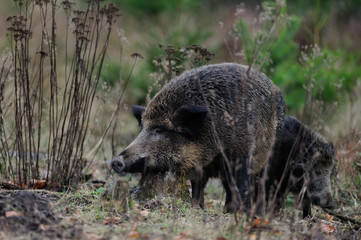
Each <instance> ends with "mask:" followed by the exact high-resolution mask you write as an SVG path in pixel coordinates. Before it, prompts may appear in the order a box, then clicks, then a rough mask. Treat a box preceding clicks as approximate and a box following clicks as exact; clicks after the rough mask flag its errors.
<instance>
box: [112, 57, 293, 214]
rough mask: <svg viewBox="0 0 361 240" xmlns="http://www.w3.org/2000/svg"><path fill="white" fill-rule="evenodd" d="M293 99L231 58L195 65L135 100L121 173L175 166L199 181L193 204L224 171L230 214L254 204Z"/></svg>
mask: <svg viewBox="0 0 361 240" xmlns="http://www.w3.org/2000/svg"><path fill="white" fill-rule="evenodd" d="M285 108H286V105H285V101H284V99H283V96H282V93H281V91H280V90H279V88H278V87H276V86H275V85H274V84H273V82H272V81H271V80H270V79H269V78H267V77H266V76H265V75H264V74H262V73H260V72H258V71H255V70H253V69H249V68H248V67H247V66H243V65H239V64H234V63H223V64H215V65H208V66H203V67H200V68H195V69H192V70H190V71H187V72H185V73H183V74H181V75H180V76H178V77H176V78H174V79H173V80H171V81H170V82H169V83H168V84H166V85H165V86H164V87H163V88H162V89H161V90H160V91H159V92H158V93H157V94H156V95H155V96H154V98H153V99H152V100H151V101H150V102H149V103H148V105H147V107H146V108H144V107H140V106H133V108H132V111H133V114H134V116H135V117H136V118H137V120H138V122H139V125H140V127H141V132H140V134H139V135H138V137H137V138H136V139H135V140H134V141H133V142H132V143H131V144H130V145H129V146H128V147H126V148H125V150H123V151H122V152H121V153H120V154H119V156H117V157H115V158H114V159H113V160H112V168H113V169H114V170H115V172H118V173H120V172H123V171H125V172H142V173H143V174H144V173H146V174H153V173H154V174H157V173H160V172H166V171H170V172H172V173H175V174H176V175H182V176H184V177H185V178H187V179H189V180H191V185H192V203H193V205H198V206H200V207H203V206H204V196H203V194H204V193H203V192H204V188H205V185H206V183H207V181H208V179H209V178H210V177H220V178H221V180H222V183H223V186H224V188H225V191H226V202H225V207H224V210H225V211H226V212H236V211H238V210H239V209H240V205H241V202H242V201H243V202H246V199H247V194H248V189H249V175H250V174H255V173H258V172H260V171H261V169H262V167H263V166H264V164H265V163H266V161H267V159H268V158H269V156H270V154H271V151H272V148H273V145H274V141H275V137H276V134H279V133H280V131H281V129H282V128H283V122H284V114H285Z"/></svg>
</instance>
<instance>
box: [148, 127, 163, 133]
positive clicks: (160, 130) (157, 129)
mask: <svg viewBox="0 0 361 240" xmlns="http://www.w3.org/2000/svg"><path fill="white" fill-rule="evenodd" d="M151 132H152V133H153V134H161V133H164V132H165V130H164V129H163V128H159V127H156V128H153V129H152V130H151Z"/></svg>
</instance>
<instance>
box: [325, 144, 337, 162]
mask: <svg viewBox="0 0 361 240" xmlns="http://www.w3.org/2000/svg"><path fill="white" fill-rule="evenodd" d="M326 156H327V158H328V159H330V160H331V161H332V159H333V158H334V157H335V148H334V146H333V144H332V143H329V144H327V151H326Z"/></svg>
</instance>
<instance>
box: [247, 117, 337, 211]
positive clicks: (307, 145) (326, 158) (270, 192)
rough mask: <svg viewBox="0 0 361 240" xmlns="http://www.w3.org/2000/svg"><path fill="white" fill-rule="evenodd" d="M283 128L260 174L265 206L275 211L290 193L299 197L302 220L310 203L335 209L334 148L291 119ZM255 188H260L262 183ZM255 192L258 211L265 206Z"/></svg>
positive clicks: (287, 119) (286, 120)
mask: <svg viewBox="0 0 361 240" xmlns="http://www.w3.org/2000/svg"><path fill="white" fill-rule="evenodd" d="M284 126H285V127H284V129H283V131H282V134H281V135H280V136H277V139H276V143H275V150H274V152H273V154H272V156H271V157H270V159H269V162H268V165H267V166H266V167H265V169H267V170H264V171H263V175H262V174H261V176H263V178H264V179H265V180H266V181H265V188H264V189H265V191H266V195H265V196H266V198H265V200H266V205H269V206H268V207H269V208H274V209H278V208H280V207H281V206H282V205H283V203H284V201H285V197H286V195H287V193H288V192H292V193H294V194H297V195H298V196H299V199H300V201H301V203H302V208H303V217H307V216H309V215H311V203H312V204H315V205H318V206H321V207H323V208H332V207H334V201H333V197H332V192H331V181H330V175H331V171H332V168H333V166H334V158H335V156H334V148H333V145H332V144H331V143H327V142H326V141H325V140H324V139H323V138H322V137H321V136H319V135H316V134H314V133H312V132H311V131H310V130H309V129H308V128H306V127H305V126H303V125H302V124H301V123H300V122H299V121H298V120H297V119H296V118H294V117H291V116H289V117H287V118H286V119H285V125H284ZM258 184H262V183H261V181H260V182H259V183H258ZM261 188H262V187H261V186H260V189H261ZM260 189H258V190H260ZM303 189H305V191H304V190H303ZM257 192H258V191H255V193H256V195H255V196H254V200H255V201H256V202H258V206H257V207H258V210H260V208H261V207H265V206H264V205H262V204H263V202H262V200H261V198H260V197H258V198H257Z"/></svg>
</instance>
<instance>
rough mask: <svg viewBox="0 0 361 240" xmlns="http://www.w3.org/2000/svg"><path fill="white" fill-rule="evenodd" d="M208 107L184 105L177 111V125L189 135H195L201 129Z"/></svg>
mask: <svg viewBox="0 0 361 240" xmlns="http://www.w3.org/2000/svg"><path fill="white" fill-rule="evenodd" d="M207 112H208V111H207V108H206V107H203V106H195V105H183V106H181V107H180V108H178V109H177V111H176V113H175V125H177V126H179V127H181V131H182V132H184V133H185V134H187V135H190V136H195V135H197V134H198V132H199V130H200V129H201V127H202V125H203V122H204V119H205V117H206V116H207Z"/></svg>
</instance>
